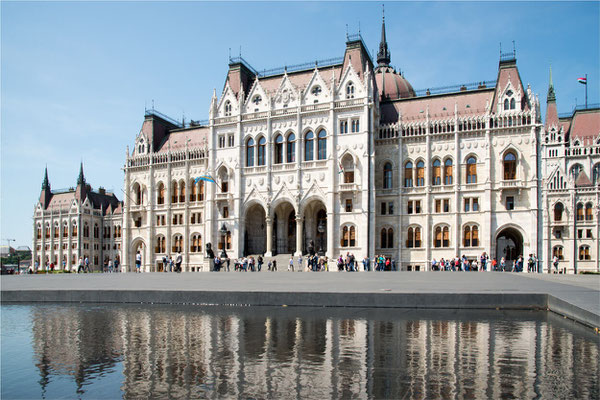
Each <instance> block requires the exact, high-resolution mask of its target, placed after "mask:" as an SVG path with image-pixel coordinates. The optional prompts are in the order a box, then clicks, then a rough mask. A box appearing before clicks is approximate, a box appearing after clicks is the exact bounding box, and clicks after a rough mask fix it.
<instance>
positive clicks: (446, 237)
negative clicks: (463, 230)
mask: <svg viewBox="0 0 600 400" xmlns="http://www.w3.org/2000/svg"><path fill="white" fill-rule="evenodd" d="M443 235H444V236H443V241H442V246H443V247H450V229H448V227H447V226H445V227H444V229H443Z"/></svg>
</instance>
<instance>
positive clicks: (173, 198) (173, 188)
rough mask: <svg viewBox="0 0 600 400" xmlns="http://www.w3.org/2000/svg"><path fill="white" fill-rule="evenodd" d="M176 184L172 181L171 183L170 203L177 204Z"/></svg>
mask: <svg viewBox="0 0 600 400" xmlns="http://www.w3.org/2000/svg"><path fill="white" fill-rule="evenodd" d="M177 200H178V197H177V182H176V181H173V182H172V183H171V203H177Z"/></svg>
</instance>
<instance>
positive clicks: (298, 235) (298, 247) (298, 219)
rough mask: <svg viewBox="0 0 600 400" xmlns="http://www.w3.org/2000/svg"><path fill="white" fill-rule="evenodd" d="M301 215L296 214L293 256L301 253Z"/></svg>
mask: <svg viewBox="0 0 600 400" xmlns="http://www.w3.org/2000/svg"><path fill="white" fill-rule="evenodd" d="M302 222H303V220H302V216H301V215H297V216H296V253H294V255H295V256H301V255H302V244H303V243H302V228H303V226H302ZM268 240H269V239H268V238H267V243H268Z"/></svg>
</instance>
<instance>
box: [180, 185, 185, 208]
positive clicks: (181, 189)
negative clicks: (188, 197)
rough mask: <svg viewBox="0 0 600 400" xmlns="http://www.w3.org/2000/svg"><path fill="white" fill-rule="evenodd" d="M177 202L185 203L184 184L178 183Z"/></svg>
mask: <svg viewBox="0 0 600 400" xmlns="http://www.w3.org/2000/svg"><path fill="white" fill-rule="evenodd" d="M179 202H180V203H185V182H184V181H180V182H179Z"/></svg>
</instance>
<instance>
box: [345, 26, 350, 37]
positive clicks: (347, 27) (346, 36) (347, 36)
mask: <svg viewBox="0 0 600 400" xmlns="http://www.w3.org/2000/svg"><path fill="white" fill-rule="evenodd" d="M346 40H350V36H348V24H346Z"/></svg>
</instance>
